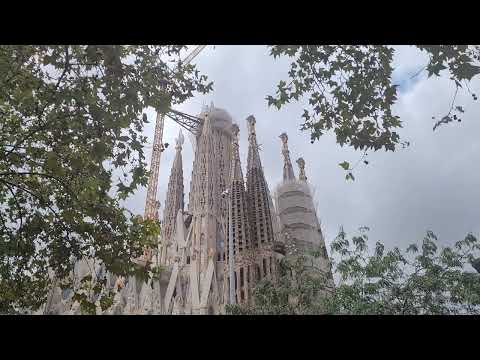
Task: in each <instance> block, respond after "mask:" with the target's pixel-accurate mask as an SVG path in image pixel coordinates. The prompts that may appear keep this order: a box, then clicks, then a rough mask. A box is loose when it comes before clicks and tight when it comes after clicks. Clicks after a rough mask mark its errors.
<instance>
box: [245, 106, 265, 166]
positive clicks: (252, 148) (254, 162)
mask: <svg viewBox="0 0 480 360" xmlns="http://www.w3.org/2000/svg"><path fill="white" fill-rule="evenodd" d="M255 123H256V120H255V117H254V116H253V115H250V116H249V117H247V127H248V161H247V168H248V169H251V168H259V169H261V167H262V164H261V163H260V156H259V154H258V144H257V134H256V133H255Z"/></svg>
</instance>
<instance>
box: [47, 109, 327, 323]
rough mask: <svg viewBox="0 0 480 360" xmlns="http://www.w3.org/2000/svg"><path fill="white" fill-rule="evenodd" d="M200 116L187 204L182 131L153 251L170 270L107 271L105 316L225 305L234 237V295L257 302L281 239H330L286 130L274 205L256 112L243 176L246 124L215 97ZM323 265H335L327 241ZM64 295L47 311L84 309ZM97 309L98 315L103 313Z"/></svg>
mask: <svg viewBox="0 0 480 360" xmlns="http://www.w3.org/2000/svg"><path fill="white" fill-rule="evenodd" d="M198 117H199V118H201V119H202V123H201V125H200V127H199V129H198V131H197V132H196V133H195V134H194V139H193V140H194V149H195V156H194V161H193V168H192V177H191V182H190V192H189V203H188V211H185V209H184V190H183V181H184V179H183V169H182V165H183V164H182V154H181V151H182V146H183V142H184V139H183V135H182V134H181V133H180V135H179V137H178V139H177V145H176V154H175V159H174V162H173V165H172V168H171V173H170V178H169V182H168V188H167V195H166V202H165V210H164V219H163V226H162V232H161V238H160V241H159V244H160V245H159V249H157V251H153V252H152V254H153V257H152V265H157V266H160V267H161V268H162V269H163V271H162V272H161V273H160V275H159V276H157V277H156V278H155V280H150V281H149V282H147V283H145V282H144V281H143V280H141V279H136V278H135V277H131V278H128V279H117V278H115V277H113V276H110V275H108V279H109V280H108V284H109V287H110V288H111V289H112V290H113V291H114V292H115V298H114V305H113V306H112V307H111V308H110V309H109V310H108V311H107V312H106V313H108V314H222V313H224V311H225V305H226V304H227V303H228V302H229V283H230V282H229V274H230V268H229V261H228V260H229V251H228V249H229V246H228V245H229V242H230V241H232V243H233V249H234V250H233V251H234V255H233V264H234V265H233V274H234V278H235V281H234V293H235V299H236V302H237V303H242V304H247V303H250V302H251V301H252V299H253V297H252V290H253V287H254V285H255V283H256V282H258V281H259V280H261V279H262V278H265V277H266V278H270V279H272V280H273V281H276V274H277V267H278V266H277V259H278V257H279V255H278V253H277V252H276V251H277V250H276V249H277V248H276V245H277V244H278V242H285V240H286V239H287V238H290V239H293V240H294V241H295V243H296V244H297V245H298V246H300V247H302V249H305V250H309V249H313V248H315V247H318V246H320V247H322V246H323V248H324V247H325V244H324V239H323V235H322V233H321V229H320V225H319V222H318V219H317V216H316V213H315V209H314V207H313V201H312V198H311V192H310V187H309V185H308V183H307V178H306V176H305V162H304V161H303V159H299V160H298V161H297V163H298V164H299V166H300V179H299V180H296V179H295V174H294V172H293V167H292V163H291V161H290V152H289V149H288V137H287V135H286V134H285V133H284V134H282V135H281V136H280V137H281V139H282V144H283V145H282V146H283V147H282V154H283V158H284V162H283V181H282V183H281V184H280V185H279V186H278V187H277V189H276V191H275V193H274V194H275V204H274V202H273V200H272V197H271V196H270V191H269V187H268V183H267V181H266V179H265V175H264V171H263V167H262V162H261V159H260V154H259V149H258V144H257V135H256V131H255V123H256V120H255V118H254V117H253V116H249V117H248V118H247V128H248V134H247V135H248V158H247V166H246V169H247V171H246V177H245V181H244V178H243V172H242V167H241V160H240V154H239V153H240V152H239V136H240V131H239V127H238V126H237V125H236V124H233V121H232V118H231V117H230V115H229V114H228V113H227V112H226V111H225V110H222V109H218V108H215V107H213V104H212V105H211V106H210V107H209V108H205V109H204V110H203V111H202V113H201V114H200V115H199V116H198ZM230 209H231V215H230V214H229V210H230ZM229 223H231V227H232V238H229V231H228V230H229ZM319 265H320V266H322V267H323V268H325V269H326V270H328V271H329V267H328V266H329V261H328V256H327V254H326V249H325V253H324V256H323V257H322V258H321V259H320V262H319ZM97 267H98V266H97ZM82 269H84V270H85V269H86V267H84V268H82ZM98 269H101V267H99V268H98ZM99 271H100V270H99ZM60 298H61V294H60V293H59V292H58V291H54V292H52V294H51V298H50V300H49V303H48V304H47V306H46V308H45V309H44V311H45V312H47V313H48V312H50V313H52V312H53V313H79V312H80V309H79V307H78V304H76V303H75V302H72V301H70V302H69V300H68V297H67V300H65V299H63V300H61V301H60V300H59V299H60ZM98 309H100V307H99V306H98ZM98 309H97V313H102V311H101V310H98Z"/></svg>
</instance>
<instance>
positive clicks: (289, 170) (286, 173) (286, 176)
mask: <svg viewBox="0 0 480 360" xmlns="http://www.w3.org/2000/svg"><path fill="white" fill-rule="evenodd" d="M279 138H280V139H282V144H283V146H282V154H283V181H288V180H295V174H294V173H293V167H292V162H291V161H290V151H289V150H288V136H287V134H286V133H282V134H280V136H279Z"/></svg>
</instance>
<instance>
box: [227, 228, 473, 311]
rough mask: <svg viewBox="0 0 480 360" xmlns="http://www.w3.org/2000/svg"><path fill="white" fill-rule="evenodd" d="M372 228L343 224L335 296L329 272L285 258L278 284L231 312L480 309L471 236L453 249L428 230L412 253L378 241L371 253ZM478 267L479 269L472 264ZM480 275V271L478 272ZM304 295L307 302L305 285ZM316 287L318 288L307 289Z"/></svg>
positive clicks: (265, 286)
mask: <svg viewBox="0 0 480 360" xmlns="http://www.w3.org/2000/svg"><path fill="white" fill-rule="evenodd" d="M367 231H368V229H367V228H362V229H360V234H359V235H357V236H354V237H352V238H351V239H349V238H348V237H347V235H346V233H345V232H344V231H343V229H341V230H340V232H339V234H338V236H337V237H336V239H335V240H334V241H333V243H332V245H331V252H332V254H331V256H332V257H333V258H336V259H338V262H336V263H335V264H334V274H335V277H336V278H337V279H338V281H339V284H338V285H337V286H336V288H335V290H334V291H333V292H332V293H330V292H329V294H331V295H330V296H320V295H321V291H323V290H325V289H326V287H325V283H326V282H325V280H326V277H325V274H320V275H322V276H316V277H315V276H312V273H311V272H310V271H309V269H307V267H306V265H305V262H304V261H298V259H297V260H295V261H292V260H291V259H289V258H288V257H286V258H285V259H284V261H283V265H282V268H284V269H290V271H287V272H285V271H284V272H282V273H281V275H280V279H279V286H277V285H276V284H273V283H271V282H270V281H268V280H265V281H262V282H260V283H259V284H258V285H257V287H256V288H255V290H254V300H255V305H254V306H238V305H237V306H230V307H229V308H228V312H229V313H230V314H351V315H367V314H368V315H384V314H388V315H418V314H430V315H432V314H479V313H480V274H478V273H476V272H475V271H470V270H469V269H468V267H469V265H470V264H471V265H472V266H474V267H475V269H477V267H478V262H479V261H480V259H479V258H478V255H479V250H480V243H479V241H478V239H477V238H476V237H474V236H473V235H472V234H468V235H467V236H466V237H465V238H464V239H462V240H460V241H457V242H456V243H455V244H454V246H453V247H448V246H447V247H444V248H442V249H439V246H438V244H437V237H436V236H435V234H433V233H432V232H431V231H429V232H427V234H426V236H425V238H424V239H423V241H422V242H421V243H420V244H412V245H410V246H408V248H407V249H406V251H401V250H400V249H399V248H397V247H395V248H393V249H392V250H389V251H386V249H385V246H384V245H383V244H382V243H380V242H377V243H376V244H375V249H374V250H373V252H370V251H369V249H368V246H367V241H368V236H367ZM291 270H293V273H298V274H309V275H308V276H307V277H308V281H307V283H306V284H305V285H302V284H300V285H299V284H298V283H297V282H296V281H292V280H294V278H293V279H292V275H291V274H292V271H291ZM472 270H473V269H472ZM477 271H478V272H480V271H479V270H478V269H477ZM301 289H303V291H301V294H302V295H303V296H304V298H303V299H302V301H301V302H299V303H296V302H292V301H291V299H292V298H294V299H296V298H298V294H299V290H301ZM305 289H314V291H308V290H307V291H305Z"/></svg>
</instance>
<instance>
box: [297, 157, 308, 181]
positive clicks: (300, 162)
mask: <svg viewBox="0 0 480 360" xmlns="http://www.w3.org/2000/svg"><path fill="white" fill-rule="evenodd" d="M297 164H298V168H299V169H300V174H298V179H299V180H301V181H307V176H306V175H305V160H303V158H298V159H297Z"/></svg>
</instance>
